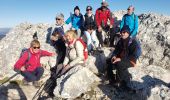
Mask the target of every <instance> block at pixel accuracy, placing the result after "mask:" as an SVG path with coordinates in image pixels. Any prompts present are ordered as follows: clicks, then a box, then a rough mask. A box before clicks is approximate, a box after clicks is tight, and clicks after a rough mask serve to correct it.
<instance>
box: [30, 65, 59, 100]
mask: <svg viewBox="0 0 170 100" xmlns="http://www.w3.org/2000/svg"><path fill="white" fill-rule="evenodd" d="M50 67H51V66H50ZM52 73H54V72H52ZM54 76H55V74H53V76H52V77H54ZM56 76H58V74H57V75H56ZM46 83H47V82H44V83H43V84H42V85H41V86H40V88H39V89H38V90H37V92H36V93H35V95H34V97H33V98H32V100H35V98H36V97H37V96H40V95H41V94H42V91H43V90H44V89H45V88H46V87H49V86H51V84H52V81H50V82H49V83H48V84H47V86H44V85H45V84H46ZM43 86H44V87H43ZM41 89H42V90H41Z"/></svg>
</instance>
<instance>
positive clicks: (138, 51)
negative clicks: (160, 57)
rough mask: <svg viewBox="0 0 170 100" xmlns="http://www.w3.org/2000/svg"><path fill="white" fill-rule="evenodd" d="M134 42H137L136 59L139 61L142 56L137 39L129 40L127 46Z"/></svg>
mask: <svg viewBox="0 0 170 100" xmlns="http://www.w3.org/2000/svg"><path fill="white" fill-rule="evenodd" d="M133 40H135V41H136V42H137V51H136V55H135V56H136V59H139V57H140V56H141V54H142V48H141V43H140V41H139V40H137V39H130V40H129V43H128V46H129V45H130V44H131V43H132V41H133Z"/></svg>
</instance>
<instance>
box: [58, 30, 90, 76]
mask: <svg viewBox="0 0 170 100" xmlns="http://www.w3.org/2000/svg"><path fill="white" fill-rule="evenodd" d="M65 37H66V41H67V46H66V47H67V49H66V50H67V51H66V57H65V59H64V62H63V64H62V65H59V66H58V67H57V72H56V73H59V72H61V75H62V74H64V73H65V72H66V71H68V69H70V68H72V67H75V66H76V65H78V64H83V63H84V60H85V55H84V44H85V43H84V44H83V43H82V42H83V40H81V39H78V38H77V35H76V31H74V30H70V31H67V32H66V34H65ZM86 49H87V48H86Z"/></svg>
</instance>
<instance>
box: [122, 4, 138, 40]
mask: <svg viewBox="0 0 170 100" xmlns="http://www.w3.org/2000/svg"><path fill="white" fill-rule="evenodd" d="M134 10H135V8H134V7H133V6H129V7H128V9H127V14H125V15H124V16H123V18H122V21H121V23H120V30H121V29H122V28H123V26H125V25H128V26H129V28H130V37H131V38H135V37H136V35H137V31H138V16H137V15H135V14H134Z"/></svg>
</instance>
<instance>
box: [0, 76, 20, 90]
mask: <svg viewBox="0 0 170 100" xmlns="http://www.w3.org/2000/svg"><path fill="white" fill-rule="evenodd" d="M18 74H19V73H15V74H14V75H12V76H11V77H10V78H8V79H7V80H6V81H4V82H3V83H2V84H1V85H0V87H1V86H2V85H3V84H5V83H7V82H8V81H9V80H11V79H13V78H14V77H15V76H17V75H18Z"/></svg>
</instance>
